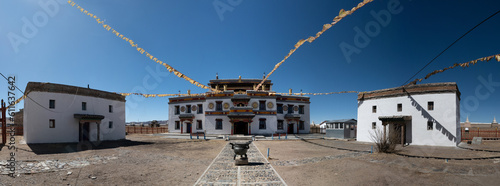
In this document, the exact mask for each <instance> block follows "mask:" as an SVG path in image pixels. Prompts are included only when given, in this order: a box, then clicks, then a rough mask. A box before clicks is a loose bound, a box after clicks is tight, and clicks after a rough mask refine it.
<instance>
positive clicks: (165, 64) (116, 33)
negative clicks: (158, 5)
mask: <svg viewBox="0 0 500 186" xmlns="http://www.w3.org/2000/svg"><path fill="white" fill-rule="evenodd" d="M68 4H70V5H71V6H73V7H76V9H78V10H80V12H82V13H83V14H85V15H87V16H90V17H91V18H93V19H95V20H96V21H97V23H98V24H100V25H102V27H103V28H104V29H106V30H107V31H111V32H112V33H113V35H115V36H116V37H119V38H120V39H123V40H124V41H125V42H127V43H129V44H130V46H131V47H134V48H135V49H136V50H137V51H138V52H139V53H141V54H142V55H146V57H147V58H149V59H150V60H152V61H154V62H156V63H158V64H160V65H163V66H164V67H165V68H167V70H168V71H169V72H171V73H172V72H173V73H174V74H175V75H176V76H177V77H179V78H182V79H185V80H186V81H189V83H191V84H193V85H195V86H197V87H200V88H203V89H208V90H211V91H215V92H217V91H218V90H215V89H212V88H211V87H208V86H206V85H203V84H201V83H199V82H197V81H195V80H193V79H191V78H189V77H188V76H186V75H185V74H182V73H181V72H179V71H178V70H176V69H175V68H173V67H172V66H170V65H168V64H167V63H165V62H163V61H161V60H159V59H158V58H156V57H154V56H153V55H152V54H150V53H149V52H147V51H146V50H145V49H144V48H141V47H139V45H138V44H137V43H135V42H134V41H133V40H132V39H130V38H127V37H125V36H124V35H123V34H122V33H120V32H118V31H116V30H115V29H113V28H112V27H111V26H109V25H108V24H104V21H102V20H101V19H100V18H99V17H97V16H96V15H94V14H92V13H90V12H89V11H88V10H85V9H84V8H83V7H81V6H80V5H78V4H76V3H75V2H74V1H71V0H68Z"/></svg>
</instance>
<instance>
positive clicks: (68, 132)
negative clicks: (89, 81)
mask: <svg viewBox="0 0 500 186" xmlns="http://www.w3.org/2000/svg"><path fill="white" fill-rule="evenodd" d="M25 93H26V94H27V96H28V97H29V98H26V99H24V129H23V132H24V140H25V141H26V143H28V144H30V143H77V142H86V141H105V140H120V139H125V97H124V96H122V95H119V94H116V93H111V92H104V91H100V90H94V89H89V88H83V87H75V86H69V85H61V84H53V83H39V82H29V83H28V85H27V86H26V90H25Z"/></svg>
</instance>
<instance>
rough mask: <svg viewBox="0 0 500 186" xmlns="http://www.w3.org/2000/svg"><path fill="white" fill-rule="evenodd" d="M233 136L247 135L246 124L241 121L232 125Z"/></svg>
mask: <svg viewBox="0 0 500 186" xmlns="http://www.w3.org/2000/svg"><path fill="white" fill-rule="evenodd" d="M234 134H243V135H248V123H247V122H242V121H240V122H236V123H234Z"/></svg>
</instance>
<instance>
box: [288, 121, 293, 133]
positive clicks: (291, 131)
mask: <svg viewBox="0 0 500 186" xmlns="http://www.w3.org/2000/svg"><path fill="white" fill-rule="evenodd" d="M287 133H288V134H293V123H289V124H288V127H287Z"/></svg>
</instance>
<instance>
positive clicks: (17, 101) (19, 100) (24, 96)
mask: <svg viewBox="0 0 500 186" xmlns="http://www.w3.org/2000/svg"><path fill="white" fill-rule="evenodd" d="M24 98H26V95H23V96H21V97H20V98H18V99H17V100H16V101H14V102H12V103H11V104H10V105H9V106H8V107H12V106H14V105H16V104H18V103H19V102H21V101H22V100H23V99H24Z"/></svg>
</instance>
